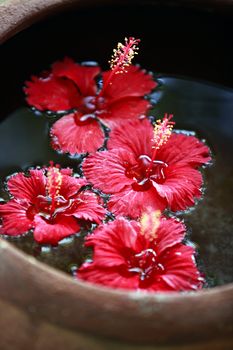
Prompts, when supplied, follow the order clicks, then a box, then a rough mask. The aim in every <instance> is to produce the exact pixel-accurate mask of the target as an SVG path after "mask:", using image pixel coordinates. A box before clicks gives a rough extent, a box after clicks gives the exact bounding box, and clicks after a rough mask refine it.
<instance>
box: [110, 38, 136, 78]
mask: <svg viewBox="0 0 233 350" xmlns="http://www.w3.org/2000/svg"><path fill="white" fill-rule="evenodd" d="M139 42H140V39H135V38H133V37H130V38H129V39H128V38H125V45H124V44H122V43H118V44H117V49H114V50H113V55H112V58H111V61H109V63H110V67H111V69H112V71H113V72H114V74H120V73H123V72H127V70H126V67H128V66H129V65H131V64H132V60H133V58H134V56H135V55H137V54H138V52H137V51H138V50H139V48H138V47H137V45H138V43H139Z"/></svg>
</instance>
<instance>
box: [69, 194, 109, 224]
mask: <svg viewBox="0 0 233 350" xmlns="http://www.w3.org/2000/svg"><path fill="white" fill-rule="evenodd" d="M76 199H77V200H78V201H80V202H79V203H78V204H77V206H75V210H74V211H72V215H73V216H75V217H76V218H77V219H84V220H90V221H95V222H96V223H98V224H99V223H100V222H101V221H102V220H103V219H104V216H105V214H106V211H105V209H104V208H103V207H102V206H101V205H100V204H99V198H98V197H97V195H96V194H95V193H93V192H91V191H84V192H81V193H80V194H79V195H78V196H77V198H76Z"/></svg>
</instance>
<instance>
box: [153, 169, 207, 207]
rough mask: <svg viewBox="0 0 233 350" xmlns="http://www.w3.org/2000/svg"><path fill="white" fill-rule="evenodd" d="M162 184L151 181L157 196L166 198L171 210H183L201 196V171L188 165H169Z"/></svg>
mask: <svg viewBox="0 0 233 350" xmlns="http://www.w3.org/2000/svg"><path fill="white" fill-rule="evenodd" d="M167 169H168V170H167V173H166V180H165V182H164V183H163V184H158V183H156V182H153V186H154V188H155V189H156V191H157V192H158V194H159V196H160V197H161V198H163V199H165V200H166V202H167V205H168V206H169V207H170V209H171V210H172V211H177V210H184V209H186V208H188V207H190V206H193V205H194V204H195V202H194V198H199V197H200V196H201V190H200V187H201V185H202V176H201V173H200V172H199V171H197V170H195V169H192V168H190V167H187V166H186V167H180V166H175V165H173V166H169V167H168V168H167Z"/></svg>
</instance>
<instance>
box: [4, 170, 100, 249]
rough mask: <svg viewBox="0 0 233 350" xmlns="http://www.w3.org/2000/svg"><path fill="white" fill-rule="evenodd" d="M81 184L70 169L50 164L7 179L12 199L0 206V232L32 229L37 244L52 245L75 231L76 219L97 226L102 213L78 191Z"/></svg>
mask: <svg viewBox="0 0 233 350" xmlns="http://www.w3.org/2000/svg"><path fill="white" fill-rule="evenodd" d="M85 185H87V181H86V180H85V179H83V178H76V177H73V176H72V171H71V169H68V168H67V169H60V168H59V167H58V166H53V164H51V166H50V167H49V168H45V169H34V170H30V171H29V174H28V175H25V174H23V173H18V174H16V175H13V176H11V177H10V179H9V180H8V183H7V186H8V190H9V192H10V194H11V196H12V199H10V200H9V201H8V202H7V203H6V204H3V205H0V216H1V218H2V226H1V229H0V233H1V234H4V235H9V236H18V235H22V234H24V233H26V232H28V231H29V230H33V232H34V239H35V240H36V241H37V242H39V243H42V244H52V245H56V244H57V243H58V241H60V240H61V239H63V238H65V237H67V236H70V235H72V234H75V233H77V232H78V231H79V229H80V227H79V223H78V221H79V219H84V220H89V221H94V222H96V223H100V221H101V220H102V219H103V217H104V215H105V211H104V209H103V207H102V206H101V205H100V204H99V200H98V197H97V196H96V195H95V194H94V193H92V192H91V191H85V190H84V191H82V190H81V189H82V187H83V186H85Z"/></svg>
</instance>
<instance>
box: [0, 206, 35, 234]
mask: <svg viewBox="0 0 233 350" xmlns="http://www.w3.org/2000/svg"><path fill="white" fill-rule="evenodd" d="M28 206H29V205H28V203H27V202H26V201H16V200H10V201H9V202H8V203H6V204H2V205H0V215H1V218H2V226H1V228H0V234H4V235H9V236H18V235H22V234H23V233H26V232H27V231H29V230H30V229H31V228H32V227H33V221H32V220H30V219H29V218H28V217H27V209H28Z"/></svg>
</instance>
